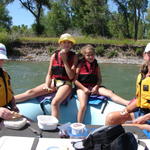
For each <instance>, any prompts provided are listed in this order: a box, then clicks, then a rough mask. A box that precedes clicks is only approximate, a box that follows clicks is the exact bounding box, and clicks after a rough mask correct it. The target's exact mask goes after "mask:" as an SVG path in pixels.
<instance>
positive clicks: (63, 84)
mask: <svg viewBox="0 0 150 150" xmlns="http://www.w3.org/2000/svg"><path fill="white" fill-rule="evenodd" d="M58 43H59V49H58V50H56V51H55V52H54V54H52V56H51V59H50V63H49V68H48V72H47V75H46V78H45V83H43V84H41V85H39V86H37V87H35V88H33V89H30V90H28V91H26V92H25V93H22V94H19V95H16V96H15V99H16V101H17V102H21V101H25V100H27V99H31V98H34V97H37V96H41V95H45V94H48V93H53V92H56V95H55V96H54V98H53V100H52V103H51V112H52V113H51V115H53V116H55V117H57V118H58V115H59V114H58V113H59V105H60V103H62V102H63V101H64V100H65V99H66V97H67V96H68V95H69V94H70V93H71V91H72V81H73V80H74V77H75V68H76V65H77V62H78V58H77V55H76V54H75V53H74V52H73V51H71V48H72V46H73V44H75V39H74V38H73V36H72V35H70V34H68V33H65V34H62V35H61V36H60V38H59V40H58Z"/></svg>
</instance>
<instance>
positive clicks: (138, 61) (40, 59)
mask: <svg viewBox="0 0 150 150" xmlns="http://www.w3.org/2000/svg"><path fill="white" fill-rule="evenodd" d="M49 59H50V56H49V55H48V56H46V55H45V56H44V55H36V56H35V55H33V54H30V55H28V56H21V57H15V56H12V57H9V60H12V61H35V62H44V61H49ZM96 59H97V60H98V62H99V63H114V64H115V63H116V64H142V63H143V59H142V58H139V57H122V58H120V57H115V58H106V57H96Z"/></svg>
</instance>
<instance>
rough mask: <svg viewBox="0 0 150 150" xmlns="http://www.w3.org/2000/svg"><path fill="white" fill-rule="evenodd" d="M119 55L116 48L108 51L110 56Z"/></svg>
mask: <svg viewBox="0 0 150 150" xmlns="http://www.w3.org/2000/svg"><path fill="white" fill-rule="evenodd" d="M117 56H118V52H117V51H116V50H114V51H111V52H109V53H108V56H107V57H108V58H112V57H117Z"/></svg>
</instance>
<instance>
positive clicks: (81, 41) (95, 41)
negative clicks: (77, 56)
mask: <svg viewBox="0 0 150 150" xmlns="http://www.w3.org/2000/svg"><path fill="white" fill-rule="evenodd" d="M75 39H76V41H77V44H84V43H90V44H110V45H119V46H121V45H133V46H145V45H146V44H147V43H148V42H150V39H146V40H137V41H135V40H133V39H123V40H119V39H106V38H99V37H97V38H94V37H75ZM19 41H21V42H50V43H57V41H58V38H47V37H46V38H45V37H22V38H19Z"/></svg>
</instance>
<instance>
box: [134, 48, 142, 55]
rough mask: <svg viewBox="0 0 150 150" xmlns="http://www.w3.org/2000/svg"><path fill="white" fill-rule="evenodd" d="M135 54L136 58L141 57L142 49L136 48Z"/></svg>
mask: <svg viewBox="0 0 150 150" xmlns="http://www.w3.org/2000/svg"><path fill="white" fill-rule="evenodd" d="M135 53H136V55H137V56H142V54H143V49H142V48H136V51H135Z"/></svg>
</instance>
